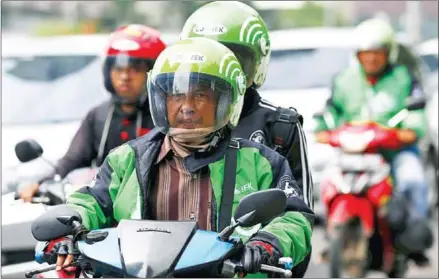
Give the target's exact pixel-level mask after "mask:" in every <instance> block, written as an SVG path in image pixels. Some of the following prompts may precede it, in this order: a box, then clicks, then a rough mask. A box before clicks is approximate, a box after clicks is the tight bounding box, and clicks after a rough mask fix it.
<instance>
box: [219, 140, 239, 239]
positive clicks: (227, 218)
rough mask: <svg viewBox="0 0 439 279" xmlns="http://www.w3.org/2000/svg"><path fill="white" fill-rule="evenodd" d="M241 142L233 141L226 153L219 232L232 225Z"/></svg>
mask: <svg viewBox="0 0 439 279" xmlns="http://www.w3.org/2000/svg"><path fill="white" fill-rule="evenodd" d="M239 148H240V144H239V141H237V140H236V139H231V140H230V142H229V147H228V148H227V151H226V156H225V159H224V160H225V163H224V164H225V165H224V183H223V190H222V196H221V204H220V214H219V224H218V231H219V232H220V231H222V230H223V229H224V228H225V227H227V226H228V225H230V222H231V220H232V207H233V198H234V196H235V180H236V164H237V161H238V160H237V159H238V150H239Z"/></svg>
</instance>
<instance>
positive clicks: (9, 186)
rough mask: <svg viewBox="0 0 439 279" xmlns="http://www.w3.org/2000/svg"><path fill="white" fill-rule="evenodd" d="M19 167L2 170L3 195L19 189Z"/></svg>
mask: <svg viewBox="0 0 439 279" xmlns="http://www.w3.org/2000/svg"><path fill="white" fill-rule="evenodd" d="M16 169H17V167H10V168H8V169H5V170H3V171H2V195H4V194H7V193H11V192H14V191H15V190H16V189H17V186H18V181H17V174H16V172H17V170H16Z"/></svg>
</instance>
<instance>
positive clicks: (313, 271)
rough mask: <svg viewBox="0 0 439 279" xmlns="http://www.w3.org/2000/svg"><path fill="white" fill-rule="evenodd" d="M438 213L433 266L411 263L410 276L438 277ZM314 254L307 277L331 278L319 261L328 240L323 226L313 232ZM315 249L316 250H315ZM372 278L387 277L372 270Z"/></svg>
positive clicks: (431, 259) (432, 255) (430, 253)
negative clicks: (420, 266)
mask: <svg viewBox="0 0 439 279" xmlns="http://www.w3.org/2000/svg"><path fill="white" fill-rule="evenodd" d="M437 218H438V217H437V214H436V216H435V217H434V219H435V221H434V222H432V226H433V228H434V233H435V234H434V237H435V243H434V245H433V247H432V248H431V249H430V250H429V251H428V255H429V257H430V261H431V263H432V266H431V267H428V268H423V269H420V268H417V267H416V266H414V265H410V268H409V272H408V273H407V277H408V278H438V219H437ZM312 242H313V254H312V256H311V257H312V258H311V262H310V264H309V267H308V271H307V273H306V274H305V278H329V269H328V266H327V265H326V264H319V263H318V255H319V253H320V251H321V250H322V249H323V248H324V247H325V246H326V241H325V239H324V232H323V230H322V228H320V227H319V228H316V229H315V230H314V233H313V239H312ZM314 251H315V252H314ZM368 277H371V278H386V276H385V274H384V273H379V272H371V273H369V274H368Z"/></svg>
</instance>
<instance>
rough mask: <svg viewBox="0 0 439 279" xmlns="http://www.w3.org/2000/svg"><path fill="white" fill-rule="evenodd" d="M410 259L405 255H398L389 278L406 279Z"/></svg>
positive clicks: (388, 275)
mask: <svg viewBox="0 0 439 279" xmlns="http://www.w3.org/2000/svg"><path fill="white" fill-rule="evenodd" d="M407 261H408V259H407V256H405V255H403V254H397V255H396V258H395V263H394V264H393V268H392V270H391V271H390V272H389V273H388V274H387V277H388V278H404V277H405V274H406V272H407V270H408V263H407Z"/></svg>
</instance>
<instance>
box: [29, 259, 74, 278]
mask: <svg viewBox="0 0 439 279" xmlns="http://www.w3.org/2000/svg"><path fill="white" fill-rule="evenodd" d="M78 265H79V263H78V262H72V263H71V264H70V265H68V266H66V267H74V266H78ZM55 269H56V264H52V265H49V266H46V267H42V268H38V269H34V270H31V271H28V272H26V273H25V274H24V276H25V277H26V278H32V277H33V276H34V275H37V274H41V273H43V272H47V271H51V270H55Z"/></svg>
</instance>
